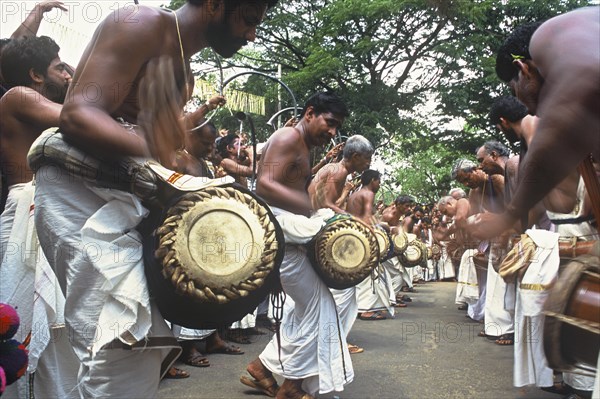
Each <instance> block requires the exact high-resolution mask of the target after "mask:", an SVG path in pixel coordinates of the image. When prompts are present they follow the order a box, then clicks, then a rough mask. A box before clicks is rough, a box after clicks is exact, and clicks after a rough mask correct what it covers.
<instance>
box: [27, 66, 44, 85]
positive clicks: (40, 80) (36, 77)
mask: <svg viewBox="0 0 600 399" xmlns="http://www.w3.org/2000/svg"><path fill="white" fill-rule="evenodd" d="M29 77H30V78H31V80H33V81H34V82H35V83H44V76H43V75H40V74H39V73H37V72H36V71H34V70H33V68H30V69H29Z"/></svg>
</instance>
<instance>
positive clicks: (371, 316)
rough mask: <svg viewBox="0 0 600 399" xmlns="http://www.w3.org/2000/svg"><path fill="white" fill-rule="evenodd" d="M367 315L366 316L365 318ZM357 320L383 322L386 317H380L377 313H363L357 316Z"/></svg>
mask: <svg viewBox="0 0 600 399" xmlns="http://www.w3.org/2000/svg"><path fill="white" fill-rule="evenodd" d="M369 313H370V314H369ZM365 315H367V316H365ZM358 318H359V319H361V320H385V319H387V317H385V316H384V315H382V314H381V313H379V312H364V313H360V314H359V315H358Z"/></svg>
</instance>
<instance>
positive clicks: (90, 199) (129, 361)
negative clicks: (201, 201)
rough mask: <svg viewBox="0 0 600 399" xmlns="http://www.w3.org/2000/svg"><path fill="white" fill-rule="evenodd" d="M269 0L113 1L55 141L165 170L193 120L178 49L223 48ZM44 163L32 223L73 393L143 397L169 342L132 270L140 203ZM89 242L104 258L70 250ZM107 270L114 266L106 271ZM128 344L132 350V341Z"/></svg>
mask: <svg viewBox="0 0 600 399" xmlns="http://www.w3.org/2000/svg"><path fill="white" fill-rule="evenodd" d="M274 3H276V1H275V0H268V1H267V0H258V1H254V0H253V1H251V0H242V1H232V0H214V1H210V0H188V2H187V3H186V4H184V5H183V6H182V7H181V8H179V9H178V10H177V11H174V12H173V11H170V10H166V9H159V8H153V7H146V6H138V7H136V8H135V12H134V13H133V14H132V13H131V10H125V9H118V10H115V11H114V12H113V13H112V14H111V15H109V16H108V17H107V18H106V19H105V20H104V21H103V22H102V23H101V25H100V26H99V27H98V29H97V30H96V32H95V33H94V35H93V37H92V40H91V43H90V44H89V45H88V47H87V49H86V50H85V52H84V54H83V56H82V58H81V61H80V63H79V65H78V69H77V72H76V74H75V76H74V78H73V83H72V85H71V87H70V89H69V92H68V94H67V99H66V101H65V104H64V106H63V109H62V112H61V115H60V123H59V126H60V131H61V132H62V134H63V136H64V137H65V140H68V142H69V143H71V144H73V145H75V146H77V147H78V148H79V149H80V150H81V151H83V152H85V153H87V154H89V155H91V156H93V157H96V158H98V159H101V160H106V161H113V160H115V161H116V160H119V159H121V158H122V157H152V158H154V159H156V160H158V161H159V162H161V163H162V164H163V165H164V166H166V167H169V168H171V169H176V168H177V156H176V152H177V150H180V151H181V150H183V148H184V142H185V131H184V130H185V126H188V127H189V126H190V125H194V126H195V125H196V124H195V123H188V122H186V121H183V120H182V115H183V106H184V104H185V103H186V102H187V101H188V99H189V98H190V95H191V92H192V90H191V88H192V87H193V76H192V74H191V68H190V63H189V58H190V57H191V56H192V55H194V54H196V53H197V52H198V51H199V50H201V49H203V48H207V47H211V48H212V49H213V50H215V51H216V52H217V53H218V54H220V55H221V56H224V57H231V56H232V55H234V54H235V52H236V51H238V50H239V49H240V48H241V47H242V46H244V45H245V44H246V43H247V42H249V41H254V40H255V38H256V28H257V26H258V25H259V24H260V23H261V21H262V20H263V18H264V16H265V13H266V10H267V8H268V7H270V6H273V5H274ZM117 118H121V119H122V120H123V121H125V122H127V123H129V124H130V125H129V128H127V127H125V126H124V124H122V123H119V122H118V121H117ZM131 125H134V126H131ZM136 125H138V126H137V127H136ZM48 168H50V166H42V167H41V168H40V169H39V170H38V172H37V173H36V196H35V202H36V210H37V212H36V214H35V222H36V226H37V227H38V235H39V238H40V243H41V244H42V247H43V248H44V252H45V254H46V257H47V258H48V261H49V262H50V264H51V265H52V267H53V268H54V270H55V272H56V274H57V277H58V278H59V281H60V283H61V287H62V290H63V292H65V293H66V307H65V319H66V324H67V326H68V327H69V328H70V329H71V332H72V334H71V335H70V337H71V343H72V345H73V349H74V350H75V352H76V354H77V355H78V357H79V359H80V361H81V365H80V373H79V381H78V388H79V391H80V394H81V396H84V397H115V396H119V397H155V396H156V393H157V390H158V383H159V379H160V374H161V372H165V371H166V368H165V367H161V363H162V362H163V359H164V360H165V363H164V365H163V366H166V365H168V364H169V363H170V362H169V360H170V361H172V360H173V357H172V356H171V355H173V353H169V357H167V353H168V352H169V350H175V349H176V348H178V345H177V344H176V342H175V340H174V338H173V337H172V334H171V332H170V331H169V330H168V328H167V327H166V324H165V323H164V320H163V319H162V316H161V315H160V312H159V311H158V309H157V308H156V306H155V304H154V302H153V301H152V300H151V299H150V297H149V293H148V287H147V284H146V280H145V277H144V272H143V258H142V256H141V254H140V250H141V244H140V243H141V235H140V233H139V232H138V231H137V230H136V229H135V227H136V226H137V225H138V224H139V223H140V222H141V220H142V219H143V218H144V217H145V215H146V210H145V208H143V207H142V206H141V203H140V200H139V198H137V197H135V196H133V195H131V194H130V193H126V192H123V191H119V190H105V189H100V188H99V187H96V186H94V185H93V184H84V183H83V179H82V178H81V177H80V176H74V175H70V174H68V173H61V174H59V176H56V173H54V174H52V173H51V172H50V171H49V169H48ZM106 207H108V208H110V209H111V212H113V213H112V216H111V218H110V222H108V223H107V221H106V220H104V222H103V221H102V220H103V218H98V217H99V216H100V215H101V214H102V212H98V211H99V210H101V209H102V210H104V209H105V208H106ZM88 221H90V222H89V223H88ZM84 226H85V228H84ZM97 229H100V230H101V231H102V233H100V234H96V233H97V232H98V230H97ZM124 232H125V233H124ZM90 245H91V246H93V247H94V248H96V249H98V250H99V253H100V254H107V253H114V254H115V256H114V257H112V258H110V259H108V258H103V257H94V256H87V254H86V253H83V252H82V251H83V248H84V247H86V246H88V247H89V246H90ZM126 248H128V250H127V252H128V253H129V256H126V255H125V254H124V253H123V251H124V250H125V249H126ZM132 250H133V251H132ZM132 254H134V255H133V256H131V255H132ZM109 269H110V270H115V269H118V270H120V273H118V274H117V275H115V274H113V275H112V277H111V276H109V275H108V270H109ZM109 280H110V282H109ZM133 287H135V288H133ZM115 328H116V330H115ZM157 337H161V338H163V339H162V341H161V343H159V341H158V340H156V339H155V338H157ZM136 343H141V344H140V345H141V347H142V348H143V349H144V350H135V348H136V347H135V345H136ZM124 348H125V349H124ZM129 349H132V350H129ZM91 376H94V378H91Z"/></svg>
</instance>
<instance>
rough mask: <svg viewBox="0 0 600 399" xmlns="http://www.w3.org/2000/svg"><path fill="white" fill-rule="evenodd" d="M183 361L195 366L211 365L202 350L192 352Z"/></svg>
mask: <svg viewBox="0 0 600 399" xmlns="http://www.w3.org/2000/svg"><path fill="white" fill-rule="evenodd" d="M183 363H185V364H187V365H188V366H193V367H209V366H210V363H209V361H208V359H207V358H206V357H204V355H203V354H202V353H200V352H194V353H190V354H189V355H188V356H187V357H186V358H185V359H184V360H183Z"/></svg>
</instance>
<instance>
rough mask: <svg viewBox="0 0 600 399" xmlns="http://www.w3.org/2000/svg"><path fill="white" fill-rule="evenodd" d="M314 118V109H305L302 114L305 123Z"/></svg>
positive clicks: (309, 107) (310, 106) (310, 107)
mask: <svg viewBox="0 0 600 399" xmlns="http://www.w3.org/2000/svg"><path fill="white" fill-rule="evenodd" d="M314 116H315V109H314V107H313V106H312V105H309V106H308V107H307V108H306V112H304V116H303V118H304V119H306V121H307V122H310V120H311V119H312V118H313V117H314Z"/></svg>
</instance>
